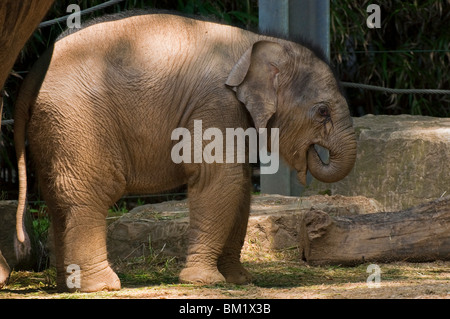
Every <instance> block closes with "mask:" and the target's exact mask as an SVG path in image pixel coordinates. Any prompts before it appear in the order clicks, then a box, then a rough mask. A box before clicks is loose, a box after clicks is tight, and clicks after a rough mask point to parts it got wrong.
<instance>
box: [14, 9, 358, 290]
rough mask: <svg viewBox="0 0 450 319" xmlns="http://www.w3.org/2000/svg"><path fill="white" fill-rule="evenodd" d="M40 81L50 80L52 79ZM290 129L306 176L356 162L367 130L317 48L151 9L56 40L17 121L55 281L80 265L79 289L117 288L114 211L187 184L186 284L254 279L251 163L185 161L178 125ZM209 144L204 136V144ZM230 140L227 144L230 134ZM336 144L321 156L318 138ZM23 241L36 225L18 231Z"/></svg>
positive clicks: (290, 143) (334, 172) (291, 153)
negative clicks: (109, 221)
mask: <svg viewBox="0 0 450 319" xmlns="http://www.w3.org/2000/svg"><path fill="white" fill-rule="evenodd" d="M41 83H42V84H41ZM196 119H197V120H198V119H201V120H202V121H203V123H202V124H203V129H206V128H208V127H215V128H219V129H221V130H222V132H225V128H238V127H240V128H244V129H246V128H247V127H251V126H254V127H256V128H264V127H267V128H269V129H270V128H279V130H280V131H279V134H280V153H281V155H282V156H283V157H284V159H285V160H286V161H287V162H288V163H289V164H290V165H291V166H292V167H293V168H295V169H296V170H297V171H298V176H299V179H300V181H302V182H303V183H304V182H305V176H306V172H307V170H308V169H309V170H310V171H311V173H312V174H313V176H315V177H316V178H318V179H319V180H322V181H324V182H334V181H337V180H340V179H342V178H343V177H345V176H346V175H347V174H348V173H349V172H350V170H351V169H352V167H353V164H354V161H355V154H356V142H355V134H354V130H353V128H352V121H351V117H350V115H349V110H348V107H347V104H346V101H345V99H344V97H343V96H342V94H341V92H340V90H339V87H338V83H337V81H336V79H335V77H334V76H333V73H332V72H331V70H330V68H329V67H328V66H327V64H326V63H324V62H323V61H321V60H320V59H319V58H318V57H317V56H316V55H314V54H313V53H312V51H310V50H308V49H306V48H305V47H303V46H301V45H298V44H295V43H292V42H288V41H285V40H281V39H276V38H270V37H265V36H261V35H257V34H254V33H251V32H248V31H245V30H241V29H238V28H234V27H230V26H225V25H220V24H215V23H209V22H204V21H197V20H191V19H188V18H184V17H180V16H174V15H166V14H153V15H152V14H149V15H137V16H132V17H128V18H124V19H119V20H116V21H112V22H102V23H98V24H95V25H92V26H89V27H86V28H84V29H82V30H80V31H78V32H76V33H73V34H71V35H68V36H66V37H64V38H62V39H61V40H59V41H57V42H56V44H55V46H54V48H53V49H52V50H49V51H48V52H47V53H46V54H45V55H44V56H43V57H41V59H40V60H39V61H38V62H37V64H36V65H35V67H34V68H33V70H32V71H31V72H30V74H29V75H28V77H27V79H26V80H25V82H24V84H23V88H22V91H21V93H20V96H19V98H18V102H17V107H16V117H15V143H16V148H17V154H18V161H19V174H20V181H21V186H20V205H22V206H20V207H19V210H18V212H19V213H18V225H21V224H22V221H21V215H22V214H21V213H20V212H21V211H22V209H23V205H24V198H25V187H26V184H25V181H26V173H25V166H24V163H25V152H24V141H25V132H26V127H28V134H29V143H30V146H31V152H32V154H33V155H34V159H35V163H36V165H37V167H36V168H37V174H38V178H39V182H40V187H41V190H42V192H43V195H44V197H45V199H46V202H47V205H48V208H49V210H50V212H51V218H52V222H53V229H54V238H55V245H56V264H57V284H58V288H59V289H60V290H69V291H73V290H75V288H73V289H68V287H67V286H66V278H67V276H68V275H70V274H69V273H67V272H66V269H67V267H68V266H69V265H71V264H77V265H79V266H80V267H81V288H79V289H78V290H80V291H98V290H105V289H106V290H115V289H119V288H120V281H119V279H118V277H117V276H116V274H115V273H114V272H113V270H112V269H111V268H110V266H109V264H108V261H107V251H106V222H105V216H106V214H107V210H108V207H110V206H111V205H112V204H113V203H114V202H116V201H117V200H118V199H119V198H120V197H121V196H122V195H123V194H126V193H152V192H161V191H165V190H169V189H172V188H175V187H177V186H179V185H182V184H187V185H188V196H189V208H190V230H189V248H188V255H187V261H186V265H185V268H184V269H183V270H182V271H181V273H180V281H181V282H193V283H205V284H211V283H219V282H224V281H227V282H233V283H245V282H249V281H250V278H251V277H250V274H249V273H248V272H247V271H246V270H245V269H244V268H243V267H242V265H241V263H240V251H241V248H242V245H243V241H244V236H245V233H246V227H247V220H248V215H249V207H250V169H249V165H248V164H241V163H236V164H225V163H224V164H218V163H212V164H207V163H205V162H203V163H192V164H186V163H181V164H175V163H174V162H173V161H172V159H171V149H172V146H173V145H174V144H175V142H177V141H172V140H171V133H172V131H173V130H174V129H175V128H178V127H185V128H188V129H189V130H190V131H191V132H192V130H193V123H194V120H196ZM206 144H207V142H204V145H206ZM224 144H225V143H224ZM314 144H318V145H321V146H323V147H325V148H327V149H328V150H329V152H330V162H329V163H328V164H324V163H322V161H321V160H320V158H319V157H318V155H317V153H316V152H315V150H314V148H313V145H314ZM18 238H19V240H23V239H24V238H25V234H24V232H23V230H21V228H20V227H19V229H18Z"/></svg>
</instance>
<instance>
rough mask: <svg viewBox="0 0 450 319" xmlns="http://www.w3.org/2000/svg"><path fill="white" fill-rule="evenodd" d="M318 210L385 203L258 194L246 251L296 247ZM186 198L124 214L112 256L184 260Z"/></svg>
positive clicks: (115, 228)
mask: <svg viewBox="0 0 450 319" xmlns="http://www.w3.org/2000/svg"><path fill="white" fill-rule="evenodd" d="M311 209H319V210H321V211H324V212H327V213H329V214H331V215H334V216H348V215H356V214H367V213H374V212H379V211H381V210H382V206H381V205H380V204H379V203H377V202H376V201H375V200H373V199H369V198H364V197H361V196H355V197H344V196H340V195H337V196H311V197H290V196H281V195H260V196H254V197H253V199H252V205H251V213H250V219H249V225H248V229H247V237H246V239H245V245H244V252H246V253H250V254H258V255H260V254H263V255H264V254H271V253H273V252H275V251H279V250H283V249H289V248H292V247H296V246H297V245H298V244H299V238H300V237H299V236H302V235H303V236H304V235H306V233H304V232H303V233H302V232H301V231H300V229H299V225H300V224H301V223H300V222H299V221H300V220H301V218H303V214H304V213H306V212H307V211H309V210H311ZM188 216H189V209H188V205H187V201H186V200H183V201H170V202H164V203H160V204H153V205H143V206H140V207H137V208H135V209H133V210H131V211H130V212H129V213H127V214H125V215H123V216H122V217H120V218H119V219H117V220H116V221H114V222H113V223H111V224H110V225H109V227H108V254H109V258H110V260H117V259H120V260H126V259H127V258H132V257H141V256H148V255H149V254H162V255H164V256H175V257H177V258H179V259H184V258H185V256H186V252H187V230H188V227H189V217H188Z"/></svg>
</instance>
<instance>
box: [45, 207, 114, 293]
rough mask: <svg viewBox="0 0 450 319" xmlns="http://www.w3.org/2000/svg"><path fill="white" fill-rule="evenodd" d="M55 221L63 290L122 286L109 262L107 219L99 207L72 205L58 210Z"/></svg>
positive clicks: (58, 262)
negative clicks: (100, 212)
mask: <svg viewBox="0 0 450 319" xmlns="http://www.w3.org/2000/svg"><path fill="white" fill-rule="evenodd" d="M52 223H53V228H54V229H53V230H54V240H55V253H56V267H57V287H58V290H59V291H70V292H73V291H80V292H95V291H101V290H118V289H120V280H119V278H118V277H117V275H116V274H115V273H114V271H113V270H112V269H111V267H110V266H109V263H108V261H107V250H106V220H105V216H104V215H102V214H99V213H98V208H97V210H95V209H94V208H89V207H87V206H80V207H77V206H72V207H70V208H67V209H65V210H64V211H56V213H52Z"/></svg>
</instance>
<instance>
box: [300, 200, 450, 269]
mask: <svg viewBox="0 0 450 319" xmlns="http://www.w3.org/2000/svg"><path fill="white" fill-rule="evenodd" d="M300 232H306V233H307V236H300V243H299V249H300V252H301V255H302V259H303V260H305V261H306V262H308V263H309V264H312V265H329V264H340V265H356V264H361V263H366V262H392V261H411V262H425V261H434V260H450V196H448V197H445V198H439V199H437V200H434V201H431V202H428V203H426V204H423V205H419V206H415V207H413V208H410V209H407V210H405V211H399V212H390V213H373V214H366V215H356V216H346V217H332V216H330V215H328V214H327V213H325V212H323V211H320V210H311V211H309V212H307V213H306V214H305V215H304V218H303V220H302V221H301V224H300Z"/></svg>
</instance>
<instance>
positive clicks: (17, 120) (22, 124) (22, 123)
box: [14, 94, 31, 261]
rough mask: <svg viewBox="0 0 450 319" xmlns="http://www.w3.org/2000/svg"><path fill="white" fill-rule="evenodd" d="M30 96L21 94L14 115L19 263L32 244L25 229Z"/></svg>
mask: <svg viewBox="0 0 450 319" xmlns="http://www.w3.org/2000/svg"><path fill="white" fill-rule="evenodd" d="M27 95H28V94H19V97H18V100H17V104H16V107H15V115H14V144H15V147H16V157H17V166H18V171H19V172H18V175H19V198H18V205H17V212H16V236H15V238H14V250H15V253H16V258H17V260H18V261H23V260H25V259H27V258H28V257H29V256H30V253H31V242H30V238H29V236H28V234H27V231H26V229H25V213H26V209H27V205H26V202H27V168H26V154H25V136H26V126H27V123H28V119H29V105H30V104H29V101H28V98H27Z"/></svg>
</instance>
